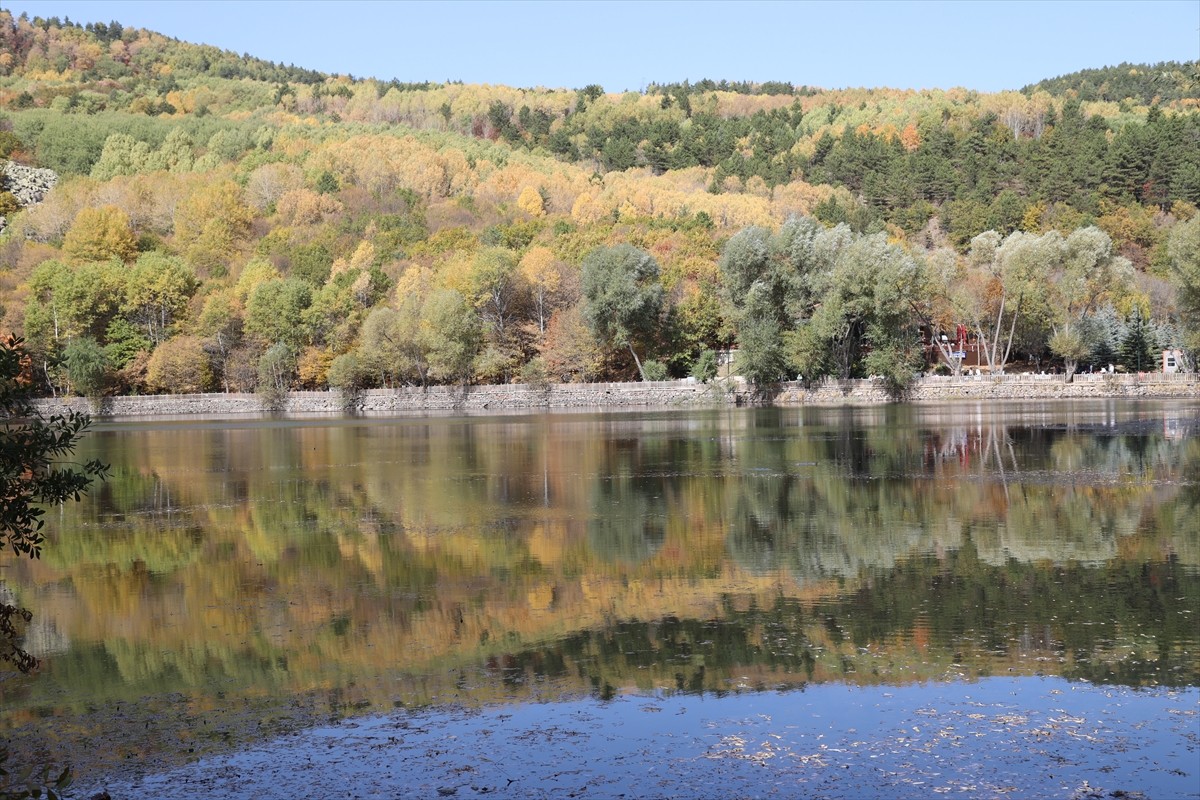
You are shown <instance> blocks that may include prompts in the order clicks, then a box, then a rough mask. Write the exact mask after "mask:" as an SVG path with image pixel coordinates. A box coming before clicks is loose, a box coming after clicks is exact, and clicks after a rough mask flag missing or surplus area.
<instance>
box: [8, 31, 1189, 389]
mask: <svg viewBox="0 0 1200 800" xmlns="http://www.w3.org/2000/svg"><path fill="white" fill-rule="evenodd" d="M0 159H5V160H7V161H8V162H11V163H12V164H15V165H20V166H24V167H33V168H39V169H46V170H52V171H53V173H54V174H55V175H56V176H57V182H56V183H55V184H54V186H53V188H52V189H50V190H49V191H48V192H46V193H44V196H41V197H40V198H38V199H37V201H35V202H31V201H28V200H26V199H23V198H22V196H21V193H20V192H17V191H14V189H15V186H14V185H13V182H14V178H13V172H12V170H11V169H8V172H7V173H6V175H7V177H3V178H0V180H2V181H3V182H2V183H0V190H3V191H0V217H2V218H3V225H2V233H0V317H2V319H0V329H3V330H4V331H8V332H12V333H14V334H16V335H18V336H21V337H23V338H24V339H25V341H26V349H27V351H28V352H29V353H30V355H31V360H30V366H29V370H30V378H31V380H33V381H34V382H35V383H36V384H37V385H38V386H39V387H40V388H41V390H42V391H44V392H45V393H46V394H64V393H74V394H82V395H88V396H100V395H105V394H131V393H164V392H165V393H192V392H220V391H226V392H232V391H238V392H241V391H258V392H260V393H263V394H265V395H268V396H271V395H274V396H280V395H281V394H282V393H283V392H286V391H288V390H291V389H325V388H334V389H340V390H343V391H354V390H357V389H360V388H371V387H389V386H398V385H429V384H434V383H499V382H509V381H521V382H530V383H538V382H540V383H549V382H571V381H592V380H637V379H642V380H656V379H666V378H672V377H675V378H679V377H685V376H689V375H692V376H695V377H697V378H699V379H702V380H703V379H708V378H711V377H712V376H713V375H715V374H716V364H717V357H716V354H717V353H718V352H720V351H727V350H731V349H735V350H737V352H738V359H737V362H736V364H735V367H736V369H737V370H738V371H739V372H740V373H741V374H743V375H745V376H746V377H747V378H749V379H750V380H752V381H754V382H757V383H769V382H772V381H777V380H779V379H782V378H795V377H796V376H797V375H802V376H803V377H804V378H805V379H816V378H821V377H824V376H834V377H845V378H848V377H861V376H867V375H879V376H883V377H884V378H885V379H886V380H887V381H888V382H889V384H890V385H893V386H896V387H902V386H903V385H904V384H905V383H906V382H907V381H909V380H911V378H912V376H913V375H914V374H915V373H918V372H921V371H926V370H933V371H942V372H955V371H958V370H960V369H961V367H962V365H961V363H959V362H958V361H956V357H955V353H954V350H955V348H954V347H950V346H943V347H941V348H940V349H939V348H937V347H933V348H932V349H928V350H927V349H925V348H924V347H923V346H922V342H923V341H924V342H933V343H934V344H936V343H937V342H938V341H939V338H940V336H939V335H940V334H942V333H951V334H953V335H956V336H968V337H970V339H971V340H972V341H973V342H976V343H977V344H978V346H979V351H980V352H981V353H982V354H983V355H982V356H981V363H982V364H983V366H984V367H985V368H986V369H991V370H1004V369H1010V370H1012V369H1039V370H1055V371H1062V372H1065V373H1067V374H1068V375H1070V374H1071V373H1073V372H1075V371H1077V370H1080V369H1087V368H1091V367H1096V366H1104V365H1109V364H1114V365H1117V366H1118V368H1121V369H1126V370H1130V371H1140V370H1143V369H1150V368H1153V367H1152V365H1153V364H1154V363H1155V362H1156V360H1157V358H1158V351H1159V350H1160V349H1163V348H1173V349H1175V348H1177V349H1180V350H1182V351H1183V352H1184V354H1185V363H1190V364H1194V363H1195V357H1196V354H1197V353H1200V215H1198V214H1197V206H1198V205H1200V66H1198V64H1197V63H1195V62H1193V63H1189V64H1177V63H1162V64H1156V65H1131V64H1122V65H1119V66H1114V67H1105V68H1102V69H1094V70H1087V71H1084V72H1080V73H1076V74H1073V75H1067V76H1061V77H1057V78H1053V79H1048V80H1045V81H1043V82H1041V83H1039V84H1036V85H1032V86H1026V87H1024V88H1022V89H1020V90H1019V91H1017V90H1014V91H1008V92H1002V93H997V94H982V93H978V92H973V91H967V90H961V89H953V90H944V91H943V90H930V91H898V90H883V89H881V90H872V89H843V90H825V89H818V88H813V87H809V86H803V85H795V84H793V83H789V82H780V81H771V82H766V83H740V82H729V81H724V80H723V81H714V80H699V81H697V82H695V83H691V82H685V83H681V84H650V85H649V86H647V87H646V88H645V89H644V90H642V91H641V92H627V93H624V94H611V93H606V92H605V91H604V90H603V89H602V88H601V87H599V86H594V85H593V86H586V87H582V88H578V89H571V90H566V89H543V88H533V89H521V88H513V87H505V86H488V85H482V86H481V85H464V84H461V83H444V84H433V83H419V84H418V83H407V84H406V83H401V82H399V81H391V82H384V81H381V80H375V79H361V78H354V77H351V76H344V75H326V74H322V73H318V72H314V71H311V70H306V69H301V68H297V67H292V66H283V65H279V64H274V63H270V62H266V61H262V60H258V59H255V58H252V57H250V56H245V55H236V54H233V53H229V52H225V51H221V50H218V49H216V48H213V47H209V46H200V45H192V44H188V43H186V42H181V41H178V40H174V39H169V38H167V37H164V36H162V35H159V34H156V33H153V32H151V31H146V30H138V29H133V28H127V27H123V26H122V25H120V24H119V23H117V22H111V23H108V24H104V23H88V24H87V25H79V24H76V23H71V22H69V21H65V20H58V19H49V20H47V19H39V18H33V19H29V18H27V17H24V16H22V17H21V18H19V19H17V18H14V17H12V16H11V15H10V14H8V13H7V12H4V11H0ZM964 332H965V333H964ZM952 338H953V337H952Z"/></svg>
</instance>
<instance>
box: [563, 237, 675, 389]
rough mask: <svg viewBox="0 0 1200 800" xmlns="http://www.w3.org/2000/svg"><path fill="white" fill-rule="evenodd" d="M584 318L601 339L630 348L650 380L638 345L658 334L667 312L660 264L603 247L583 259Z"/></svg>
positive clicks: (624, 249)
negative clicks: (664, 312)
mask: <svg viewBox="0 0 1200 800" xmlns="http://www.w3.org/2000/svg"><path fill="white" fill-rule="evenodd" d="M582 270H583V278H582V290H583V298H584V306H583V315H584V319H585V320H586V321H587V325H588V328H590V329H591V331H592V333H593V334H594V335H595V336H596V338H597V339H599V340H600V341H602V342H604V343H605V344H607V345H608V346H610V347H625V348H628V349H629V353H630V355H632V356H633V361H634V363H635V364H636V365H637V368H638V374H639V375H640V376H641V378H642V380H646V373H645V371H644V370H643V369H642V362H641V360H640V359H639V358H638V354H637V351H636V350H635V349H634V343H635V341H638V340H640V339H644V338H646V337H648V336H649V335H650V334H651V333H653V332H654V330H655V327H656V326H657V324H658V319H659V315H660V314H661V312H662V307H663V288H662V284H661V283H659V268H658V262H657V261H655V260H654V257H653V256H651V255H650V254H649V253H647V252H646V251H644V250H640V249H638V248H636V247H634V246H633V245H630V244H619V245H615V246H613V247H598V248H596V249H595V250H593V251H591V252H590V253H588V255H587V256H586V257H585V258H584V260H583V267H582Z"/></svg>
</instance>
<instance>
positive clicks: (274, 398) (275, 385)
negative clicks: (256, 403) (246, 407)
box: [258, 342, 296, 411]
mask: <svg viewBox="0 0 1200 800" xmlns="http://www.w3.org/2000/svg"><path fill="white" fill-rule="evenodd" d="M295 379H296V353H295V351H293V350H292V349H291V348H290V347H288V346H287V345H286V344H284V343H283V342H276V343H275V344H273V345H271V346H270V347H268V348H267V350H266V352H265V353H263V354H262V356H261V357H260V358H259V359H258V393H259V394H260V395H261V396H262V398H263V401H264V402H265V403H266V404H267V407H268V408H270V409H271V410H272V411H281V410H282V409H283V407H284V405H285V404H286V403H287V393H288V390H290V389H291V388H292V382H293V381H294V380H295Z"/></svg>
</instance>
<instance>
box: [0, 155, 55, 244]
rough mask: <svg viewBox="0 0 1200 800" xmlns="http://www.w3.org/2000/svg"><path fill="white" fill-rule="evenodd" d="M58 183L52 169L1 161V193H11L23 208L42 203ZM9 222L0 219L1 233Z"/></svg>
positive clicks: (2, 218)
mask: <svg viewBox="0 0 1200 800" xmlns="http://www.w3.org/2000/svg"><path fill="white" fill-rule="evenodd" d="M57 183H58V173H57V172H55V171H54V170H52V169H39V168H38V167H26V166H23V165H21V164H17V163H16V162H13V161H0V191H3V192H10V193H12V196H13V197H15V198H16V200H17V202H18V203H20V204H21V207H22V208H28V207H29V206H35V205H37V204H38V203H40V202H42V198H44V197H45V196H46V193H47V192H49V191H50V190H51V189H53V188H54V186H55V184H57ZM7 222H8V221H7V220H6V219H5V218H4V217H0V233H3V232H4V228H5V226H6V225H7Z"/></svg>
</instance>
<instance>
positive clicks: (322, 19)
mask: <svg viewBox="0 0 1200 800" xmlns="http://www.w3.org/2000/svg"><path fill="white" fill-rule="evenodd" d="M0 7H3V8H5V9H7V10H9V11H11V12H12V13H13V14H20V13H21V12H22V11H25V12H28V13H29V15H30V16H42V17H52V16H57V17H60V18H61V17H69V18H70V19H72V20H74V21H76V22H80V23H86V22H97V21H100V22H109V21H111V20H116V21H118V22H120V23H121V24H123V25H131V26H134V27H139V28H149V29H151V30H156V31H158V32H159V33H163V34H166V35H168V36H172V37H175V38H177V39H183V40H186V41H190V42H197V43H204V44H211V45H215V46H217V47H220V48H223V49H227V50H233V51H235V52H238V53H249V54H250V55H254V56H258V57H259V58H265V59H267V60H269V61H276V62H282V63H284V64H295V65H296V66H300V67H307V68H310V69H316V70H320V71H322V72H329V73H340V74H351V75H354V76H355V77H376V78H381V79H384V80H390V79H392V78H397V79H399V80H401V81H422V80H432V81H443V80H461V81H465V82H467V83H493V84H506V85H509V86H517V87H533V86H545V87H551V88H557V87H567V88H580V87H582V86H585V85H587V84H591V83H598V84H600V85H602V86H603V87H604V88H605V89H606V90H608V91H610V92H617V91H622V90H626V89H633V90H638V89H642V88H644V87H645V86H646V85H647V84H648V83H651V82H657V83H667V82H672V81H681V80H684V79H688V80H692V81H695V80H699V79H701V78H706V77H707V78H713V79H718V80H719V79H722V78H724V79H728V80H752V81H765V80H779V81H787V82H791V83H794V84H798V85H800V84H807V85H809V86H817V87H822V88H842V87H854V86H865V87H872V88H877V87H885V86H886V87H893V88H900V89H927V88H943V89H944V88H951V87H955V86H962V87H966V88H968V89H976V90H979V91H985V92H995V91H1001V90H1004V89H1019V88H1021V87H1022V86H1025V85H1027V84H1029V83H1035V82H1036V81H1038V80H1041V79H1043V78H1052V77H1055V76H1058V75H1063V74H1066V73H1069V72H1075V71H1076V70H1080V69H1086V68H1091V67H1103V66H1111V65H1115V64H1119V63H1121V62H1130V63H1154V62H1159V61H1195V60H1200V0H1140V2H1124V0H1120V1H1118V0H1109V1H1107V2H1105V1H1104V0H1092V1H1091V2H1084V0H1075V1H1074V2H1033V1H1032V0H1026V1H1025V2H1015V1H1010V2H984V1H983V0H957V1H952V2H868V1H867V0H859V1H858V2H799V1H797V2H748V1H747V2H717V1H716V0H713V1H711V2H702V1H698V0H693V1H692V2H685V1H684V0H676V1H675V2H648V1H645V0H644V1H643V2H584V1H582V0H577V1H575V2H551V1H550V0H542V2H500V1H499V0H494V1H493V2H466V1H465V0H462V1H460V2H384V1H383V0H379V1H378V2H363V1H362V0H344V1H343V2H323V1H318V0H308V1H307V2H303V1H297V0H292V1H291V2H284V1H283V0H276V1H274V2H265V1H263V0H238V1H236V2H235V1H234V0H224V1H223V2H213V1H211V0H164V1H162V2H154V1H153V0H141V1H140V2H138V1H131V0H106V1H105V2H85V1H80V0H59V1H57V2H56V1H54V0H45V1H43V0H16V1H15V2H8V0H0Z"/></svg>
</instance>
